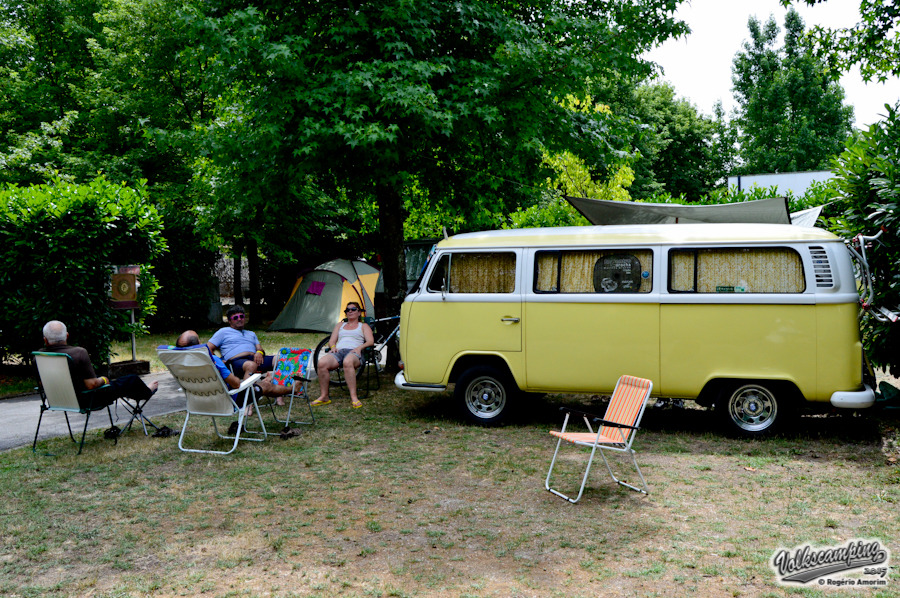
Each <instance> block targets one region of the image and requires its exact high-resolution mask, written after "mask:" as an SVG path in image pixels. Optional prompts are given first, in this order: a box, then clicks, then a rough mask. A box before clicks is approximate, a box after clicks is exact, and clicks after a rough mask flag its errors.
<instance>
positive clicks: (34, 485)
mask: <svg viewBox="0 0 900 598" xmlns="http://www.w3.org/2000/svg"><path fill="white" fill-rule="evenodd" d="M389 382H390V381H389V380H387V379H384V380H382V390H380V391H377V392H376V393H374V394H373V395H372V396H371V397H370V398H369V399H367V400H365V401H364V403H365V406H364V408H363V409H360V410H351V409H350V408H349V405H348V404H347V403H348V401H347V399H346V398H345V397H339V398H338V399H337V400H335V402H334V403H332V404H331V405H328V406H326V407H323V408H320V409H318V410H317V411H316V414H317V423H316V425H315V426H312V427H310V428H309V429H308V430H306V431H305V432H304V433H303V434H302V435H301V436H299V437H296V438H292V439H290V440H286V441H282V440H280V439H277V438H275V439H273V440H271V441H269V442H266V443H264V444H252V445H251V444H243V445H242V446H241V447H239V449H238V451H237V452H236V453H235V454H234V455H232V456H230V457H225V458H222V457H215V456H207V455H191V454H186V453H181V452H179V451H178V449H177V446H176V442H177V437H172V438H167V439H166V438H152V437H144V436H143V435H141V434H136V433H131V434H129V435H128V436H127V437H125V438H122V439H121V440H120V441H119V443H118V444H117V445H113V444H112V443H110V442H109V441H106V440H104V439H103V438H102V437H100V436H99V435H94V436H92V437H91V438H90V439H89V442H88V445H87V446H86V448H85V453H84V454H82V455H81V456H80V457H75V456H74V455H73V451H71V443H70V442H69V441H68V439H58V440H54V441H51V442H50V443H48V446H47V448H50V449H52V450H53V451H54V452H56V451H58V452H60V453H64V454H62V455H61V456H59V457H45V456H42V455H32V453H31V451H30V450H29V449H19V450H14V451H9V452H6V453H3V454H0V468H2V470H3V476H0V491H2V493H3V496H4V497H5V502H6V508H5V509H4V512H3V513H2V514H0V530H2V531H0V545H2V546H3V548H2V549H0V594H3V595H5V596H14V597H24V596H101V597H112V596H185V595H190V596H194V595H211V596H284V597H288V596H360V597H364V596H409V597H412V596H429V597H430V596H441V597H442V596H447V597H451V596H452V597H462V596H479V597H480V596H498V597H507V596H560V597H577V596H585V597H587V596H620V595H630V596H683V595H685V594H687V593H689V594H691V595H697V596H724V595H730V596H782V595H785V594H795V593H796V594H802V595H808V596H825V595H832V594H833V591H832V590H829V589H828V588H819V587H817V586H816V587H812V588H808V589H792V588H784V587H781V586H779V585H778V584H777V582H776V579H775V574H774V572H773V570H772V569H771V568H770V566H769V560H770V559H771V557H772V556H773V554H774V553H775V551H776V550H777V549H779V548H786V549H789V548H792V547H795V546H798V545H800V544H802V543H805V542H808V543H812V544H814V545H816V546H829V545H836V544H839V543H843V542H846V541H848V540H850V539H853V538H875V539H879V540H880V541H881V542H882V543H883V544H884V545H885V546H886V547H888V548H889V549H890V550H892V551H896V549H897V546H898V531H897V530H900V525H898V524H900V521H898V517H900V516H898V511H897V508H896V503H897V501H898V500H900V470H898V468H897V466H896V465H895V462H896V457H897V450H898V449H897V445H896V430H897V429H898V423H900V421H898V418H897V415H895V414H892V413H884V414H880V415H875V414H870V415H868V416H863V417H839V416H816V417H804V418H802V426H800V427H799V428H798V429H797V431H796V433H795V434H792V435H790V436H788V437H783V438H777V439H771V440H765V441H746V440H735V439H731V438H728V437H726V436H723V435H721V434H719V433H718V432H717V431H715V429H714V428H713V426H712V421H711V417H710V413H709V412H707V411H705V410H702V409H694V408H688V409H683V410H681V409H671V408H666V409H652V408H651V409H648V412H647V415H646V416H645V418H644V426H643V428H644V429H643V430H642V431H641V433H640V436H639V437H638V438H637V440H636V444H635V447H636V449H637V450H638V459H639V461H640V463H641V467H642V469H643V471H644V474H645V476H646V477H647V482H648V484H649V486H650V490H651V494H650V495H649V496H646V497H645V496H641V495H639V494H637V493H634V492H631V491H628V490H625V489H621V488H618V487H616V486H615V485H614V484H612V483H611V482H610V480H609V479H608V477H607V476H606V474H605V471H603V468H602V464H600V467H595V469H594V472H593V473H592V474H591V479H590V482H589V485H588V489H587V490H586V492H585V496H584V498H582V501H581V502H580V503H579V504H577V505H571V504H567V503H565V502H564V501H562V500H560V499H559V498H556V497H554V496H552V495H551V494H549V493H548V492H546V491H545V490H544V488H543V479H544V475H545V474H546V468H547V466H548V465H549V460H550V456H551V454H552V449H553V443H552V441H551V439H550V437H549V434H548V433H547V432H548V430H549V429H550V428H552V427H557V426H558V425H559V423H560V422H559V414H558V408H559V407H560V406H562V405H573V406H577V407H581V408H585V409H587V410H592V411H598V410H602V406H603V403H602V399H601V398H599V397H588V396H559V395H550V396H546V397H542V398H537V399H532V400H530V401H529V403H528V404H527V408H525V409H523V410H521V411H520V414H519V416H518V417H516V418H515V419H514V420H513V421H511V422H510V423H509V424H508V425H506V426H503V427H500V428H479V427H473V426H468V425H464V424H462V423H461V421H460V420H459V418H458V417H457V416H456V412H455V409H454V408H453V405H452V403H451V401H450V397H449V395H431V394H423V393H410V392H401V391H399V390H397V389H395V388H394V387H393V386H391V385H390V383H389ZM181 421H182V420H181V417H179V416H177V415H173V416H169V417H168V418H167V419H165V420H163V423H167V424H168V425H169V426H171V427H178V426H180V423H181ZM209 427H210V426H209V425H208V424H206V425H205V426H201V427H198V428H197V429H196V431H195V432H193V433H192V434H191V435H190V438H189V439H190V440H191V441H194V442H197V441H203V439H204V438H208V436H209V434H210V430H209ZM67 451H68V452H67ZM576 455H577V456H578V457H582V456H583V455H581V454H578V453H574V452H573V453H571V455H570V456H567V457H566V459H565V460H564V463H563V465H564V466H565V467H566V468H567V469H566V470H565V471H564V472H563V474H564V475H571V476H573V477H571V479H572V483H573V484H574V483H576V482H575V479H574V475H575V469H576V468H577V466H578V464H579V463H577V462H576V458H575V457H576ZM848 577H850V578H857V579H860V578H862V577H864V576H863V575H862V574H855V575H850V576H848ZM869 577H871V576H869ZM897 583H898V581H897V580H895V579H894V578H893V575H892V574H889V575H888V577H887V584H888V585H886V586H884V587H881V588H878V587H876V588H866V589H864V590H863V589H860V588H849V589H848V588H846V587H845V588H842V589H841V595H842V596H844V595H846V596H891V595H896V592H897V586H896V584H897Z"/></svg>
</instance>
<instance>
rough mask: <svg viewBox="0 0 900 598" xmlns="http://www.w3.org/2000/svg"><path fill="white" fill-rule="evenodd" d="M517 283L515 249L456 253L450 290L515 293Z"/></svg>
mask: <svg viewBox="0 0 900 598" xmlns="http://www.w3.org/2000/svg"><path fill="white" fill-rule="evenodd" d="M515 285H516V255H515V254H514V253H454V254H453V255H452V258H451V260H450V292H451V293H512V292H513V290H514V289H515Z"/></svg>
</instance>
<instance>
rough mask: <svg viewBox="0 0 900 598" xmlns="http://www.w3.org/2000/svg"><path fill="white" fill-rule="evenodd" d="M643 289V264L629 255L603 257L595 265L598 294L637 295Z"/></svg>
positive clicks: (616, 254)
mask: <svg viewBox="0 0 900 598" xmlns="http://www.w3.org/2000/svg"><path fill="white" fill-rule="evenodd" d="M640 288H641V262H640V261H639V260H638V259H637V258H636V257H635V256H633V255H631V254H629V253H614V254H611V255H605V256H603V257H601V258H600V259H599V260H597V262H596V263H595V264H594V290H595V291H596V292H598V293H636V292H638V291H639V290H640Z"/></svg>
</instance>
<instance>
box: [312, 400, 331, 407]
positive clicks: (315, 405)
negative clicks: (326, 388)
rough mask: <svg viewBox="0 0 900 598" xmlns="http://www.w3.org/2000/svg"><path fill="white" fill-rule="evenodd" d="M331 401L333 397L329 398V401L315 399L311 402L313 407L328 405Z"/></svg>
mask: <svg viewBox="0 0 900 598" xmlns="http://www.w3.org/2000/svg"><path fill="white" fill-rule="evenodd" d="M330 402H331V399H329V400H327V401H323V400H322V399H316V400H315V401H313V402H312V403H310V406H311V407H318V406H319V405H327V404H328V403H330Z"/></svg>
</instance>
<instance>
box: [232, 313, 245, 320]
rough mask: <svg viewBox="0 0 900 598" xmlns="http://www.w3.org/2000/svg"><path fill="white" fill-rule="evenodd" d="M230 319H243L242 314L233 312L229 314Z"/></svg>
mask: <svg viewBox="0 0 900 598" xmlns="http://www.w3.org/2000/svg"><path fill="white" fill-rule="evenodd" d="M231 319H232V320H243V319H244V314H234V315H233V316H231Z"/></svg>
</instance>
